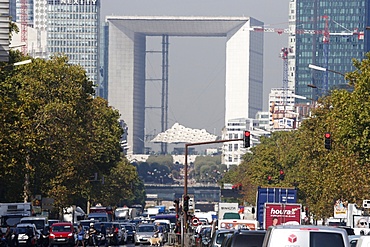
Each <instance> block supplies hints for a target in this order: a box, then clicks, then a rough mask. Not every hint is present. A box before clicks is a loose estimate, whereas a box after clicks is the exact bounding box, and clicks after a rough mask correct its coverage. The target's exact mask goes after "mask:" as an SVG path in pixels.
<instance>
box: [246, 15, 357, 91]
mask: <svg viewBox="0 0 370 247" xmlns="http://www.w3.org/2000/svg"><path fill="white" fill-rule="evenodd" d="M323 19H325V27H324V30H306V29H295V31H292V30H290V29H288V28H286V29H281V28H264V27H258V26H252V27H251V29H250V30H251V31H256V32H273V33H277V34H312V35H314V34H318V35H323V52H324V54H323V55H324V68H325V69H326V70H325V74H324V80H323V87H322V90H323V93H324V94H325V93H326V92H327V91H328V71H329V68H328V67H329V43H330V35H333V36H353V35H357V37H358V39H364V32H359V31H358V29H355V30H354V31H352V32H351V31H350V30H347V32H339V33H331V32H329V17H328V16H327V15H325V16H323ZM337 24H338V23H337ZM338 25H339V24H338ZM283 49H284V51H283ZM283 49H282V51H281V53H280V54H281V55H280V56H281V57H282V58H283V63H284V71H283V88H285V86H286V87H287V86H288V85H287V83H288V78H285V76H286V77H288V74H287V73H288V68H287V67H285V65H286V66H287V63H288V61H287V55H288V49H287V48H283ZM285 49H287V50H285ZM285 56H286V57H285ZM285 83H286V85H285ZM284 92H285V89H284Z"/></svg>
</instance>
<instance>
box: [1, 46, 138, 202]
mask: <svg viewBox="0 0 370 247" xmlns="http://www.w3.org/2000/svg"><path fill="white" fill-rule="evenodd" d="M21 59H25V58H24V57H22V55H21V54H20V53H17V52H12V53H11V56H10V62H11V63H14V62H16V61H19V60H21ZM3 68H4V70H2V71H1V73H0V79H1V81H0V105H1V108H0V116H1V119H3V121H1V123H0V125H1V126H0V145H1V149H0V169H1V171H2V172H1V173H0V195H1V196H0V198H1V200H2V201H23V199H24V196H25V194H24V192H26V195H28V196H30V197H29V198H28V200H30V199H32V197H33V196H35V195H42V196H43V197H51V198H53V199H55V206H56V207H64V206H68V205H71V204H72V203H75V204H81V202H86V201H87V200H89V199H91V200H93V201H97V200H104V202H107V203H108V202H109V203H113V202H114V200H113V198H114V199H117V198H119V197H120V200H127V201H135V200H137V198H140V199H139V201H140V200H141V199H142V196H143V193H144V192H143V191H142V190H141V189H139V190H138V191H140V193H139V194H135V193H132V192H130V193H126V192H127V191H128V190H129V188H131V187H130V186H132V185H136V186H137V188H140V186H141V185H140V183H139V181H138V176H137V172H136V170H135V169H134V168H133V167H132V166H130V165H129V164H127V161H122V158H121V157H120V155H121V147H120V144H119V140H120V137H121V135H122V133H123V130H122V128H121V127H120V126H119V123H118V120H119V113H118V112H117V111H116V110H114V109H112V108H111V107H109V106H108V103H107V102H106V100H104V99H102V98H99V97H95V98H94V97H93V94H94V90H93V85H92V82H91V81H89V80H88V78H87V76H86V72H85V71H84V69H83V68H82V67H81V66H78V65H71V64H69V63H68V59H67V57H65V56H55V57H52V58H51V59H49V60H43V59H32V63H30V64H26V65H22V66H17V67H14V66H11V65H7V64H4V65H3ZM124 164H125V165H124ZM126 170H127V172H126ZM116 173H119V174H121V175H122V176H121V177H119V178H118V177H117V176H116V175H115V174H116ZM95 174H97V175H98V178H99V179H100V180H101V179H102V178H103V177H107V178H108V177H109V178H110V179H109V180H107V183H108V184H109V186H111V185H112V184H115V186H116V185H117V183H120V182H122V181H124V182H125V183H122V184H120V185H119V186H120V189H121V190H116V191H112V190H110V189H107V188H105V187H104V186H101V188H99V189H98V190H96V188H95V187H96V185H95V184H96V182H97V181H96V180H95ZM122 179H123V180H122ZM27 181H28V186H26V187H24V184H25V182H27ZM121 192H122V193H121ZM103 195H104V198H103ZM126 196H127V197H126ZM136 197H137V198H136ZM26 199H27V198H26ZM117 201H119V200H117Z"/></svg>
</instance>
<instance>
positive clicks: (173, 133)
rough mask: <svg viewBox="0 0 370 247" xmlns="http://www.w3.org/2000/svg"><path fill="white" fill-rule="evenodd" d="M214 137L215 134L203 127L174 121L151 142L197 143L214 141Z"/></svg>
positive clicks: (215, 137)
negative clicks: (183, 124) (189, 125)
mask: <svg viewBox="0 0 370 247" xmlns="http://www.w3.org/2000/svg"><path fill="white" fill-rule="evenodd" d="M216 139H217V136H216V135H212V134H210V133H208V132H207V131H206V130H205V129H201V130H200V129H191V128H186V127H184V126H182V125H180V124H179V123H175V124H174V125H173V126H172V127H171V128H170V129H168V130H166V131H165V132H162V133H159V134H158V135H157V136H156V137H155V138H154V139H153V140H151V142H165V143H197V142H209V141H215V140H216Z"/></svg>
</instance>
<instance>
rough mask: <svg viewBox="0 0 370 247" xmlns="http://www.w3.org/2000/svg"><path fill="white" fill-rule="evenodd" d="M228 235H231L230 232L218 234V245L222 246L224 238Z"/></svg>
mask: <svg viewBox="0 0 370 247" xmlns="http://www.w3.org/2000/svg"><path fill="white" fill-rule="evenodd" d="M227 234H230V232H221V233H219V234H217V237H216V243H217V244H222V241H224V238H225V236H226V235H227Z"/></svg>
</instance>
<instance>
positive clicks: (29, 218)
mask: <svg viewBox="0 0 370 247" xmlns="http://www.w3.org/2000/svg"><path fill="white" fill-rule="evenodd" d="M22 219H27V220H46V217H32V216H30V217H23V218H22Z"/></svg>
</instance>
